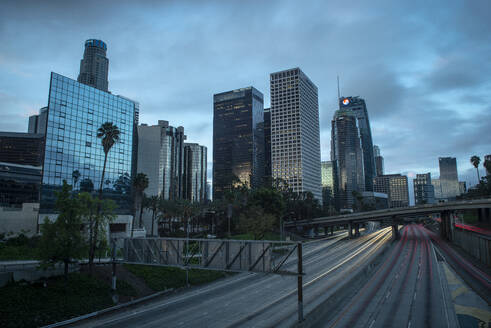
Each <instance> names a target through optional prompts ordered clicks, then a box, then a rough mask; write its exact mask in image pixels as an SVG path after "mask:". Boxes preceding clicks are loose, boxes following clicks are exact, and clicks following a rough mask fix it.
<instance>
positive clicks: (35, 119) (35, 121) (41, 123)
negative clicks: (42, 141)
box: [27, 107, 48, 135]
mask: <svg viewBox="0 0 491 328" xmlns="http://www.w3.org/2000/svg"><path fill="white" fill-rule="evenodd" d="M47 122H48V107H43V108H41V109H40V110H39V114H37V115H31V116H29V126H28V128H27V132H28V133H34V134H43V135H44V134H45V133H46V123H47Z"/></svg>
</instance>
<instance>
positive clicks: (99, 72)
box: [77, 39, 109, 91]
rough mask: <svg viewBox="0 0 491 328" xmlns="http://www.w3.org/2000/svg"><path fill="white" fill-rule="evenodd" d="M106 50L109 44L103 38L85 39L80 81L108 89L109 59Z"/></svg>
mask: <svg viewBox="0 0 491 328" xmlns="http://www.w3.org/2000/svg"><path fill="white" fill-rule="evenodd" d="M106 51H107V45H106V43H105V42H103V41H101V40H95V39H90V40H87V41H85V51H84V57H83V59H82V60H81V61H80V74H79V75H78V79H77V80H78V82H80V83H83V84H87V85H90V86H92V87H94V88H97V89H99V90H102V91H107V90H108V81H107V76H108V73H109V59H107V57H106Z"/></svg>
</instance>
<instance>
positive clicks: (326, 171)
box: [321, 161, 334, 206]
mask: <svg viewBox="0 0 491 328" xmlns="http://www.w3.org/2000/svg"><path fill="white" fill-rule="evenodd" d="M321 184H322V204H323V206H334V181H333V169H332V161H323V162H321Z"/></svg>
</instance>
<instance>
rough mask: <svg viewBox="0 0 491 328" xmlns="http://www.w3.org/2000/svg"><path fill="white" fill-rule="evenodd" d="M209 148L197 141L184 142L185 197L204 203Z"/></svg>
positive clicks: (205, 198)
mask: <svg viewBox="0 0 491 328" xmlns="http://www.w3.org/2000/svg"><path fill="white" fill-rule="evenodd" d="M206 169H207V149H206V147H205V146H200V145H198V144H197V143H184V198H185V199H188V200H190V201H192V202H200V203H204V202H206V200H207V196H206V192H207V191H206Z"/></svg>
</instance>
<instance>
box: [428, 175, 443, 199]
mask: <svg viewBox="0 0 491 328" xmlns="http://www.w3.org/2000/svg"><path fill="white" fill-rule="evenodd" d="M431 185H432V186H433V190H434V192H435V201H438V200H440V199H444V198H445V197H444V196H443V191H442V184H441V183H440V179H431Z"/></svg>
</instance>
